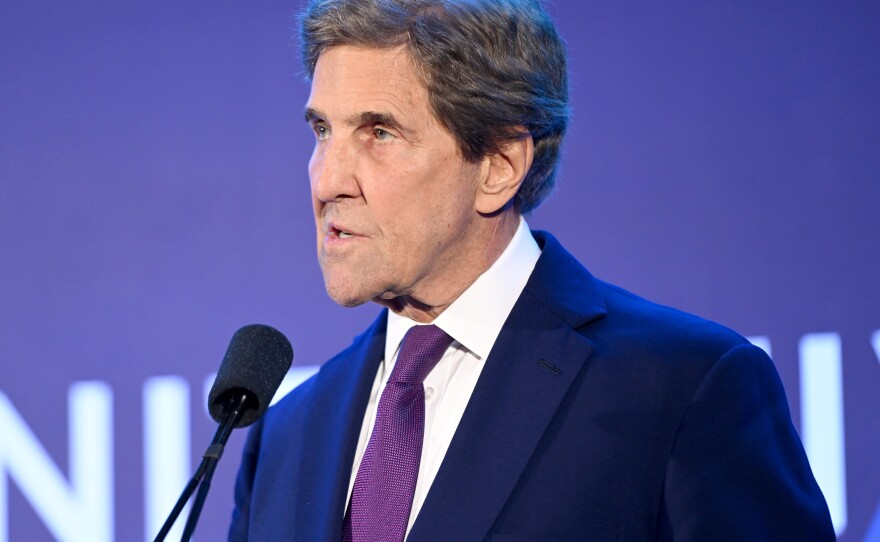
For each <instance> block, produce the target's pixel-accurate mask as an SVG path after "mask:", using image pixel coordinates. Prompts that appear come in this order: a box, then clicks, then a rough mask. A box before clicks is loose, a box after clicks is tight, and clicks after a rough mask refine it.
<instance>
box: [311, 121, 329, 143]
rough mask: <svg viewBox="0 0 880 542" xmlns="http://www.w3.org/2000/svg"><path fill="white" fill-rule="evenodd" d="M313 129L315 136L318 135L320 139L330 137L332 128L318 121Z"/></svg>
mask: <svg viewBox="0 0 880 542" xmlns="http://www.w3.org/2000/svg"><path fill="white" fill-rule="evenodd" d="M312 130H313V131H314V132H315V137H317V138H318V140H319V141H322V140H324V139H327V138H328V137H330V128H329V127H328V126H327V125H325V124H322V123H320V122H316V123H315V124H313V125H312Z"/></svg>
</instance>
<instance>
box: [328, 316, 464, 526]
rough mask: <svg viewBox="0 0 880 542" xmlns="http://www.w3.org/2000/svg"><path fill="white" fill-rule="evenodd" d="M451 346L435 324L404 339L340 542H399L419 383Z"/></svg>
mask: <svg viewBox="0 0 880 542" xmlns="http://www.w3.org/2000/svg"><path fill="white" fill-rule="evenodd" d="M451 343H452V337H450V336H449V335H447V334H446V333H445V332H444V331H443V330H442V329H440V328H438V327H437V326H434V325H429V326H415V327H413V328H411V329H410V330H409V331H408V332H407V333H406V336H405V337H404V338H403V343H402V345H401V347H400V354H399V355H398V356H397V363H395V365H394V370H393V371H392V372H391V377H390V378H389V379H388V384H387V385H386V386H385V390H384V391H383V392H382V397H381V398H380V399H379V408H378V410H377V411H376V424H375V425H374V426H373V433H372V434H371V435H370V441H369V442H368V443H367V449H366V451H365V452H364V457H363V459H362V460H361V465H360V468H358V472H357V477H356V478H355V480H354V489H353V490H352V492H351V502H350V504H349V508H348V513H346V514H345V520H344V521H343V524H342V541H343V542H401V541H402V540H403V536H404V535H405V534H406V526H407V524H408V523H409V513H410V509H411V508H412V501H413V494H414V493H415V490H416V480H417V479H418V476H419V461H420V460H421V458H422V439H423V436H424V433H425V388H424V386H422V382H423V381H424V380H425V377H426V376H428V373H430V372H431V369H433V368H434V365H436V364H437V362H438V361H440V358H441V357H443V353H444V352H445V351H446V348H447V347H448V346H449V345H450V344H451Z"/></svg>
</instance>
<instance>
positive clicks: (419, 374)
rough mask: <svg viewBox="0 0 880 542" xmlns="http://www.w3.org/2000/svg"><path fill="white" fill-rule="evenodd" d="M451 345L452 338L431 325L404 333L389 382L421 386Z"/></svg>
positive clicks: (416, 327)
mask: <svg viewBox="0 0 880 542" xmlns="http://www.w3.org/2000/svg"><path fill="white" fill-rule="evenodd" d="M450 344H452V337H450V336H449V335H447V334H446V332H445V331H443V330H442V329H440V328H439V327H437V326H435V325H433V324H431V325H427V326H414V327H412V328H410V330H409V331H407V332H406V335H405V336H404V337H403V342H402V344H401V346H400V353H399V354H398V355H397V362H396V363H395V364H394V370H393V371H391V377H390V378H389V382H401V383H406V384H421V383H422V382H424V380H425V377H427V376H428V373H430V372H431V370H432V369H433V368H434V366H435V365H437V362H438V361H440V358H442V357H443V353H444V352H446V349H447V348H448V347H449V345H450Z"/></svg>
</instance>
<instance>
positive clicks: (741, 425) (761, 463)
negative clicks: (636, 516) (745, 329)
mask: <svg viewBox="0 0 880 542" xmlns="http://www.w3.org/2000/svg"><path fill="white" fill-rule="evenodd" d="M661 530H663V531H665V533H666V535H667V536H666V537H662V538H671V539H672V540H675V541H677V542H678V541H688V542H690V541H694V542H696V541H705V540H714V541H719V542H723V541H741V540H773V541H776V542H785V541H798V542H804V541H826V540H827V541H833V540H835V535H834V529H833V527H832V524H831V517H830V514H829V512H828V506H827V505H826V503H825V499H824V497H823V495H822V492H821V491H820V490H819V486H818V485H817V483H816V480H815V478H814V477H813V473H812V471H811V470H810V465H809V463H808V462H807V457H806V454H805V453H804V449H803V446H802V444H801V441H800V439H799V437H798V435H797V433H796V432H795V429H794V426H793V425H792V423H791V415H790V413H789V409H788V403H787V401H786V397H785V391H784V390H783V387H782V383H781V381H780V379H779V375H778V374H777V372H776V369H775V367H774V366H773V362H772V361H771V360H770V358H769V357H767V355H766V354H765V353H764V352H763V351H762V350H761V349H759V348H757V347H755V346H752V345H748V344H743V345H739V346H736V347H734V348H732V349H731V350H729V351H728V352H727V353H726V354H724V355H723V356H722V357H721V358H720V359H719V360H718V362H716V363H715V365H714V366H713V367H712V369H711V370H710V371H709V372H708V373H707V374H706V376H705V378H704V379H703V381H702V383H701V385H700V387H699V388H698V390H697V392H696V393H695V395H694V397H693V398H692V400H691V402H690V404H689V406H688V408H687V411H686V413H685V415H684V417H683V419H682V422H681V425H680V427H679V430H678V433H677V435H676V437H675V443H674V446H673V449H672V453H671V456H670V459H669V463H668V465H667V469H666V480H665V487H664V503H663V509H662V510H661Z"/></svg>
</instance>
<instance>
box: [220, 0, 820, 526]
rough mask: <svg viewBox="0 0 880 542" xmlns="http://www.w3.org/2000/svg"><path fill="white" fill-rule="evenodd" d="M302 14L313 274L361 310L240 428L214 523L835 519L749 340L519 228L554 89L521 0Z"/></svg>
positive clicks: (776, 387)
mask: <svg viewBox="0 0 880 542" xmlns="http://www.w3.org/2000/svg"><path fill="white" fill-rule="evenodd" d="M302 24H303V28H302V38H303V50H304V53H303V54H304V59H305V66H306V68H307V71H308V73H309V75H310V78H311V85H312V86H311V95H310V96H309V100H308V104H307V105H306V119H307V121H308V123H309V125H310V127H311V128H312V130H313V131H314V133H315V137H316V143H315V149H314V153H313V155H312V159H311V161H310V164H309V175H310V179H311V189H312V197H313V203H314V211H315V221H316V229H317V243H318V258H319V261H320V264H321V269H322V271H323V274H324V280H325V285H326V288H327V292H328V293H329V295H330V296H331V297H332V298H333V299H334V300H335V301H336V302H337V303H340V304H343V305H346V306H353V305H359V304H362V303H365V302H367V301H374V302H376V303H378V304H380V305H382V306H384V307H385V310H383V311H382V312H381V314H380V315H379V317H378V319H377V320H376V321H375V323H374V324H373V325H372V326H371V327H370V329H368V330H367V331H366V332H365V333H364V334H362V335H361V336H360V337H358V338H357V339H356V340H355V342H354V344H353V345H352V346H351V347H350V348H349V349H347V350H345V351H344V352H342V353H341V354H339V355H338V356H337V357H335V358H334V359H332V360H330V361H328V362H327V363H326V364H325V365H324V366H323V367H322V368H321V371H320V373H319V374H318V375H316V376H315V377H314V378H312V379H311V380H309V381H307V382H306V383H304V384H303V385H301V386H300V387H299V388H297V389H296V390H294V391H293V392H291V393H290V394H289V395H288V396H287V397H286V398H285V399H284V400H283V401H281V402H280V403H279V404H278V405H277V406H276V407H274V408H272V409H270V411H269V412H268V413H267V415H266V416H265V418H263V420H262V421H260V422H258V424H256V425H255V427H254V428H253V429H252V430H251V433H250V436H249V438H248V442H247V445H246V448H245V452H244V460H243V463H242V467H241V471H240V474H239V480H238V483H237V488H236V508H235V512H234V515H233V524H232V527H231V530H230V540H257V541H270V540H271V541H277V540H307V541H315V540H332V541H338V540H370V541H377V540H383V541H384V540H397V541H399V540H403V539H404V538H406V540H410V541H413V542H415V541H426V540H455V541H458V540H461V541H470V540H530V541H531V540H536V541H542V540H588V541H605V540H676V541H679V540H683V541H708V540H712V541H724V540H731V541H733V540H737V541H746V540H747V541H755V540H760V541H763V540H767V541H784V540H792V541H794V540H797V541H807V540H833V539H834V534H833V530H832V528H831V522H830V518H829V514H828V510H827V507H826V505H825V502H824V499H823V497H822V495H821V493H820V491H819V489H818V487H817V485H816V482H815V480H814V479H813V476H812V473H811V472H810V469H809V465H808V464H807V460H806V457H805V454H804V452H803V448H802V446H801V444H800V441H799V439H798V437H797V434H796V433H795V431H794V428H793V427H792V424H791V419H790V415H789V412H788V407H787V403H786V399H785V395H784V392H783V390H782V387H781V384H780V382H779V379H778V376H777V375H776V372H775V370H774V368H773V364H772V362H771V361H770V360H769V359H768V358H767V357H766V355H764V353H763V352H762V351H760V350H759V349H757V348H755V347H753V346H751V345H750V344H748V342H747V341H745V340H744V339H743V338H742V337H740V336H739V335H737V334H736V333H734V332H732V331H730V330H727V329H725V328H722V327H721V326H718V325H717V324H713V323H710V322H707V321H704V320H701V319H699V318H696V317H693V316H690V315H686V314H683V313H680V312H677V311H675V310H672V309H669V308H666V307H661V306H657V305H654V304H651V303H649V302H647V301H645V300H643V299H640V298H638V297H636V296H634V295H632V294H629V293H627V292H625V291H623V290H620V289H618V288H616V287H614V286H611V285H609V284H606V283H603V282H600V281H598V280H596V279H594V278H593V277H592V276H590V274H589V273H588V272H587V271H586V270H585V269H584V268H583V267H582V266H581V265H580V264H579V263H578V262H577V261H575V259H574V258H573V257H572V256H571V255H569V254H568V253H567V252H566V251H565V250H564V249H563V248H562V247H561V246H560V245H559V243H558V242H557V241H556V240H555V239H554V238H553V237H552V236H550V235H548V234H545V233H535V234H534V235H533V234H531V233H530V232H529V230H528V228H527V226H526V223H525V221H524V220H523V218H522V216H523V213H526V212H528V211H530V210H532V209H534V208H535V207H536V206H537V205H538V204H539V203H540V202H541V201H542V200H543V198H544V197H545V196H546V195H547V193H548V192H549V191H550V189H551V188H552V186H553V180H554V170H555V165H556V161H557V157H558V152H559V145H560V143H561V139H562V136H563V133H564V131H565V126H566V122H567V114H568V112H567V82H566V71H565V56H564V51H563V47H562V45H561V42H560V39H559V37H558V36H557V34H556V31H555V29H554V28H553V25H552V23H551V22H550V20H549V18H548V17H547V15H546V13H545V12H544V11H543V10H542V9H541V7H540V6H539V5H538V4H537V2H535V1H529V0H315V1H313V2H312V4H311V5H310V6H309V7H308V8H307V10H306V12H305V14H304V16H303V21H302ZM424 324H430V325H424Z"/></svg>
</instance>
